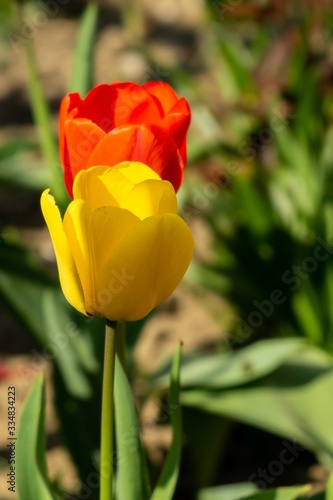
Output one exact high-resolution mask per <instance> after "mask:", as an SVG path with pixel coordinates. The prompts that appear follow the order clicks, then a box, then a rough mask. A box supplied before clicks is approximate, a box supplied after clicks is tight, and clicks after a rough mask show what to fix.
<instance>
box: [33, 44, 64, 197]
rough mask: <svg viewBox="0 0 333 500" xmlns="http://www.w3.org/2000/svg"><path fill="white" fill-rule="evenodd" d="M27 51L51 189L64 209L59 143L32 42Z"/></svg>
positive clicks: (38, 124)
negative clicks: (56, 138)
mask: <svg viewBox="0 0 333 500" xmlns="http://www.w3.org/2000/svg"><path fill="white" fill-rule="evenodd" d="M25 50H26V53H25V55H26V61H27V66H28V87H29V94H30V102H31V108H32V113H33V116H34V120H35V123H36V125H37V128H38V132H39V136H40V141H41V148H42V152H43V155H44V157H45V160H46V162H47V165H48V168H49V174H50V183H51V186H50V187H51V190H52V193H53V194H54V196H55V198H56V200H57V202H58V204H59V206H61V207H64V206H66V205H67V204H68V195H67V192H66V190H65V185H64V182H63V179H62V174H61V167H60V162H59V155H58V149H57V143H56V140H55V137H54V134H53V130H52V123H51V113H50V110H49V107H48V104H47V101H46V99H45V95H44V92H43V89H42V85H41V83H40V78H39V75H38V70H37V66H36V61H35V57H34V53H33V48H32V44H31V42H30V41H27V42H26V44H25Z"/></svg>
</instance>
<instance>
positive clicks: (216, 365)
mask: <svg viewBox="0 0 333 500" xmlns="http://www.w3.org/2000/svg"><path fill="white" fill-rule="evenodd" d="M304 348H305V343H304V341H303V340H302V339H298V338H286V339H268V340H260V341H258V342H256V343H254V344H252V345H250V346H248V347H245V348H243V349H240V350H239V351H236V352H235V353H230V352H227V353H218V354H213V355H210V356H200V357H197V358H194V359H186V358H185V360H184V361H185V363H184V364H183V366H182V387H190V386H192V387H193V386H197V387H210V388H225V387H232V386H235V385H241V384H246V383H249V382H251V381H253V380H256V379H258V378H261V377H263V376H264V375H268V374H269V373H271V372H272V371H274V370H276V369H277V368H278V367H279V366H281V365H282V364H283V363H284V362H285V361H286V360H287V359H289V358H290V357H291V356H292V355H293V354H295V353H296V352H300V351H302V350H303V349H304ZM161 382H164V384H165V383H166V378H165V377H163V378H162V379H158V378H157V383H161Z"/></svg>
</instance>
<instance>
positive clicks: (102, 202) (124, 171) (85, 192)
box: [73, 162, 160, 209]
mask: <svg viewBox="0 0 333 500" xmlns="http://www.w3.org/2000/svg"><path fill="white" fill-rule="evenodd" d="M147 179H155V180H160V177H159V176H158V174H156V172H154V171H153V170H152V169H151V168H149V167H147V166H146V165H144V164H143V163H139V162H123V163H120V164H119V165H115V166H114V167H105V166H96V167H92V168H90V169H88V170H82V171H81V172H79V174H78V175H77V176H76V178H75V181H74V186H73V194H74V199H76V200H77V199H83V200H86V201H87V203H88V204H89V205H90V207H91V208H93V209H94V208H97V207H101V206H121V204H122V200H124V198H126V197H127V195H128V194H129V192H130V191H131V190H132V188H133V187H134V186H135V185H136V184H138V183H139V182H142V181H144V180H147Z"/></svg>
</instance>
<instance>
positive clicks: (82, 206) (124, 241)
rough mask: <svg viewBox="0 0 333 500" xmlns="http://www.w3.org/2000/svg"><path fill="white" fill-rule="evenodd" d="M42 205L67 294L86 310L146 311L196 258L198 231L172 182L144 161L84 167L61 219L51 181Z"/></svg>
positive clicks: (128, 316) (104, 313)
mask: <svg viewBox="0 0 333 500" xmlns="http://www.w3.org/2000/svg"><path fill="white" fill-rule="evenodd" d="M41 206H42V211H43V215H44V218H45V220H46V223H47V225H48V228H49V231H50V235H51V239H52V242H53V246H54V250H55V254H56V259H57V264H58V271H59V276H60V282H61V286H62V290H63V292H64V295H65V296H66V298H67V300H68V302H70V304H72V306H74V307H75V308H76V309H77V310H78V311H80V312H81V313H83V314H85V315H88V316H99V317H104V318H107V319H109V320H111V321H118V320H128V321H133V320H137V319H140V318H143V317H144V316H146V315H147V314H148V313H149V312H150V311H151V310H152V309H153V308H154V307H155V306H157V305H158V304H160V303H161V302H162V301H164V300H165V299H166V298H167V297H168V296H169V295H170V294H171V293H172V292H173V290H174V289H175V288H176V286H177V285H178V283H179V282H180V280H181V279H182V277H183V275H184V273H185V271H186V269H187V267H188V265H189V262H190V260H191V256H192V252H193V238H192V235H191V232H190V230H189V228H188V226H187V225H186V223H185V222H184V221H183V220H182V219H181V218H180V217H179V216H178V215H177V200H176V195H175V191H174V188H173V186H172V184H171V183H170V182H168V181H163V180H161V179H160V177H159V176H158V174H157V173H156V172H154V171H153V170H152V169H151V168H149V167H148V166H146V165H144V164H142V163H139V162H124V163H121V164H119V165H116V166H114V167H112V168H110V167H108V166H95V167H93V168H90V169H88V170H82V171H80V172H79V173H78V174H77V176H76V178H75V181H74V184H73V201H72V202H71V203H70V204H69V206H68V208H67V211H66V213H65V216H64V219H63V221H62V220H61V216H60V213H59V210H58V207H57V206H56V204H55V201H54V198H53V197H52V196H51V195H50V193H49V190H48V189H47V190H45V191H44V193H43V194H42V198H41Z"/></svg>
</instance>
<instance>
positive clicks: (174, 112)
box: [159, 98, 191, 165]
mask: <svg viewBox="0 0 333 500" xmlns="http://www.w3.org/2000/svg"><path fill="white" fill-rule="evenodd" d="M190 121H191V111H190V108H189V105H188V103H187V101H186V99H184V98H182V99H180V100H179V101H178V102H177V103H176V104H175V105H174V106H173V108H172V109H171V110H170V112H169V113H168V115H167V116H166V117H165V118H163V120H161V121H160V122H159V125H160V126H162V127H163V128H165V129H166V130H167V131H168V132H169V134H170V135H171V136H172V137H173V139H174V141H175V143H176V144H177V146H178V149H179V151H180V154H181V157H182V159H183V162H184V165H185V163H186V134H187V130H188V127H189V125H190Z"/></svg>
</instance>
